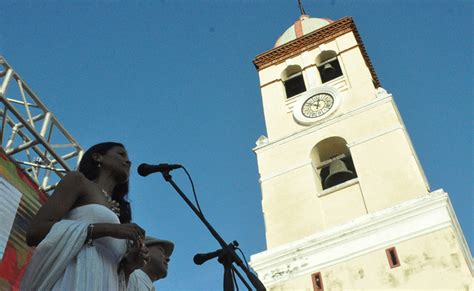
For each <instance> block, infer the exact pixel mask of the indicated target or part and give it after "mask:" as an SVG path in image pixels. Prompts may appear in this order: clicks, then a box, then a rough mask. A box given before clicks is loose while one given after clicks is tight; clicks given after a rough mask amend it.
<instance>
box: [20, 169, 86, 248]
mask: <svg viewBox="0 0 474 291" xmlns="http://www.w3.org/2000/svg"><path fill="white" fill-rule="evenodd" d="M84 179H86V178H85V177H84V175H82V173H79V172H70V173H68V174H67V175H66V176H64V177H63V178H62V179H61V181H60V182H59V184H58V186H57V187H56V189H55V190H54V192H53V194H52V195H51V196H50V197H49V198H48V200H46V202H45V203H44V204H43V206H41V208H40V209H39V211H38V213H37V214H36V216H35V217H33V220H32V221H31V224H30V227H29V229H28V231H27V233H26V243H27V244H28V245H29V246H36V245H38V244H39V243H40V242H41V241H42V240H43V239H44V237H45V236H46V235H47V234H48V233H49V230H50V229H51V227H52V226H53V225H54V224H55V223H56V222H58V221H59V220H61V218H63V217H64V215H66V214H67V212H68V211H69V210H70V209H71V208H72V207H73V205H74V204H75V203H76V201H77V200H78V199H79V197H80V196H81V194H82V191H83V188H84Z"/></svg>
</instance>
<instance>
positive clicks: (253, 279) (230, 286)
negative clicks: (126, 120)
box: [161, 170, 266, 291]
mask: <svg viewBox="0 0 474 291" xmlns="http://www.w3.org/2000/svg"><path fill="white" fill-rule="evenodd" d="M170 171H171V170H168V171H163V172H161V174H162V175H163V178H164V179H165V181H166V182H168V183H170V184H171V186H173V188H174V189H175V190H176V192H178V194H179V196H181V198H183V200H184V201H185V202H186V203H187V204H188V206H189V207H190V208H191V209H192V210H193V211H194V213H195V214H196V215H197V217H199V219H200V220H201V221H202V223H204V225H205V226H206V227H207V229H208V230H209V232H210V233H211V234H212V236H213V237H214V238H215V239H216V240H217V242H218V243H219V245H220V246H221V248H222V253H221V254H220V255H219V259H218V261H219V263H221V264H222V265H223V266H224V291H233V290H234V282H233V276H232V272H233V273H234V274H237V276H238V277H239V278H240V280H241V281H242V282H243V283H244V285H245V286H246V287H247V288H248V290H249V291H251V290H252V289H251V287H250V285H249V284H248V283H247V282H246V280H245V279H244V277H242V275H241V274H240V273H239V271H238V270H237V269H236V268H235V267H234V265H233V263H236V264H237V266H239V267H240V268H241V269H242V270H243V271H244V273H245V274H246V275H247V278H248V279H249V281H250V283H252V285H253V287H254V288H255V290H257V291H266V289H265V286H264V285H263V283H262V282H261V281H260V279H258V277H257V276H256V275H255V274H254V273H252V272H251V271H250V270H249V269H248V268H247V266H245V265H244V263H243V262H242V260H241V259H240V257H239V256H238V255H237V254H236V253H235V247H236V246H235V244H229V245H228V244H227V243H226V242H225V241H224V239H223V238H222V237H221V236H220V235H219V234H218V233H217V231H216V230H215V229H214V228H213V227H212V225H211V224H210V223H209V222H208V221H207V220H206V218H205V217H204V216H203V215H202V214H201V212H200V211H199V210H198V209H197V208H196V207H195V206H194V204H193V203H192V202H191V201H190V200H189V199H188V197H186V195H185V194H184V193H183V191H181V189H180V188H179V187H178V185H177V184H176V183H175V182H174V181H173V177H172V176H171V175H170Z"/></svg>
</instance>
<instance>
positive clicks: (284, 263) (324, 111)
mask: <svg viewBox="0 0 474 291" xmlns="http://www.w3.org/2000/svg"><path fill="white" fill-rule="evenodd" d="M253 63H254V65H255V67H256V69H257V71H258V74H259V78H260V88H261V94H262V102H263V111H264V116H265V124H266V129H267V136H261V137H260V138H259V139H258V140H257V146H256V147H255V148H254V151H255V153H256V155H257V161H258V169H259V174H260V184H261V191H262V210H263V215H264V220H265V230H266V241H267V250H266V251H265V252H262V253H260V254H256V255H254V256H252V262H251V264H252V267H253V268H254V269H255V270H256V271H257V272H258V274H259V277H260V278H261V279H262V281H263V282H264V284H266V286H267V288H269V289H270V290H293V289H304V290H313V289H314V290H323V289H324V286H326V287H328V286H332V287H333V288H336V287H335V286H336V285H337V284H339V285H340V286H341V288H339V287H337V288H336V289H331V288H329V289H327V290H343V289H347V288H369V287H370V288H375V289H377V288H389V287H394V285H390V284H389V283H387V282H388V281H387V279H386V278H388V277H390V276H395V277H394V278H395V279H396V280H398V281H402V279H398V277H397V276H398V275H400V274H402V272H403V271H400V270H401V269H403V266H404V265H405V267H406V264H405V263H403V259H405V260H408V259H407V258H410V256H415V257H418V256H421V257H422V254H430V255H429V256H438V257H436V258H437V259H439V260H444V259H450V260H451V259H452V258H453V256H455V257H456V258H458V262H459V265H460V266H462V268H461V267H459V268H460V269H462V272H460V271H459V270H458V271H456V272H454V271H453V272H452V274H451V273H450V276H451V275H452V278H453V280H457V281H458V283H456V284H458V285H459V286H464V285H462V284H471V283H472V257H471V255H470V252H469V249H468V247H467V244H466V242H465V240H464V236H463V234H462V231H461V229H460V228H459V226H458V224H457V221H456V217H455V214H454V211H453V210H452V207H451V204H450V202H449V198H448V196H447V193H445V192H444V191H443V190H437V191H434V192H430V189H429V185H428V182H427V180H426V178H425V175H424V173H423V169H422V167H421V165H420V163H419V160H418V158H417V156H416V153H415V150H414V148H413V145H412V143H411V141H410V138H409V136H408V133H407V131H406V128H405V126H404V124H403V121H402V118H401V116H400V113H399V112H398V109H397V107H396V104H395V102H394V98H393V96H392V95H391V94H389V93H388V92H387V91H386V90H385V89H383V88H382V87H381V85H380V82H379V80H378V78H377V75H376V72H375V70H374V68H373V66H372V64H371V61H370V59H369V56H368V54H367V51H366V49H365V47H364V44H363V42H362V39H361V37H360V35H359V33H358V31H357V28H356V26H355V23H354V21H353V20H352V18H350V17H345V18H342V19H340V20H338V21H332V20H329V19H322V18H311V17H309V16H307V15H302V16H301V17H300V18H299V19H298V20H296V22H295V23H294V24H293V25H292V26H291V27H290V28H288V29H287V30H286V31H285V32H284V33H283V34H282V35H281V36H280V38H279V39H278V40H277V42H276V44H275V46H274V48H273V49H271V50H269V51H267V52H264V53H262V54H259V55H257V56H256V58H255V59H254V61H253ZM436 211H437V212H436ZM435 212H436V214H435ZM437 215H438V216H437ZM434 216H436V218H435V219H434V218H433V217H434ZM430 217H431V218H433V219H431V218H430ZM441 237H450V238H451V241H450V246H451V247H450V248H448V249H446V248H445V249H444V250H441V247H440V245H441V244H446V243H447V242H446V241H445V240H443V239H441ZM437 240H440V241H438V243H439V244H438V246H436V243H434V242H436V241H437ZM420 244H421V245H423V246H424V247H425V248H424V249H423V247H421V246H420V247H418V246H419V245H420ZM414 246H415V247H414ZM413 247H414V248H413ZM401 249H403V250H407V251H406V252H405V251H404V252H401V251H400V250H401ZM434 250H436V251H434ZM434 253H436V255H435V254H434ZM371 262H373V263H374V264H373V265H371ZM417 263H419V264H422V262H421V261H420V262H417ZM377 264H378V265H377ZM397 264H398V265H397ZM456 264H457V263H456ZM415 265H416V264H415ZM397 267H400V268H399V269H398V270H395V271H394V272H392V273H393V274H391V273H389V272H388V271H387V270H391V269H392V268H397ZM361 270H362V271H361ZM385 271H387V272H386V273H387V274H385V273H384V272H385ZM405 271H406V269H405ZM438 271H440V269H436V272H438ZM444 271H446V270H443V272H444ZM366 272H369V273H370V275H369V273H367V274H366ZM397 272H398V273H397ZM423 272H424V271H423ZM423 272H422V273H423ZM425 273H426V274H425ZM430 275H432V274H431V273H429V272H428V271H427V272H424V273H423V276H430ZM387 276H388V277H387ZM400 276H402V275H400ZM348 278H351V279H350V280H349V279H348ZM419 278H421V277H419ZM419 278H415V277H410V276H408V277H406V278H405V279H404V280H405V281H406V284H405V285H399V286H403V287H407V288H409V287H412V286H418V285H417V284H418V283H419V281H421V279H419ZM454 278H456V279H454ZM438 281H439V282H438ZM438 281H437V280H436V279H434V280H432V283H430V284H431V285H426V288H428V287H438V286H439V285H435V284H438V283H439V284H441V285H440V286H451V285H446V284H447V283H446V282H445V281H444V280H438ZM325 282H326V283H325ZM334 282H338V283H337V284H336V283H334ZM453 282H454V281H453ZM459 282H463V283H459ZM466 282H467V283H466ZM469 282H471V283H469ZM331 284H333V285H331ZM334 284H336V285H334ZM443 284H445V285H443ZM339 285H338V286H339ZM458 285H456V286H458ZM420 286H423V285H420ZM308 288H309V289H308ZM310 288H313V289H310Z"/></svg>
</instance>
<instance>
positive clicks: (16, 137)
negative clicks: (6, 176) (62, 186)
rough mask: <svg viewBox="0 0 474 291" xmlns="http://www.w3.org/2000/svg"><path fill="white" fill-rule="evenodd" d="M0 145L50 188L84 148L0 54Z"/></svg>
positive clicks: (35, 179) (74, 163)
mask: <svg viewBox="0 0 474 291" xmlns="http://www.w3.org/2000/svg"><path fill="white" fill-rule="evenodd" d="M0 101H1V104H3V107H2V105H1V104H0V120H1V128H0V146H1V147H2V148H3V150H4V151H5V152H6V153H7V154H8V155H9V156H10V157H12V158H13V159H15V161H16V162H17V163H18V164H19V165H20V166H21V167H22V168H23V169H24V170H25V171H26V173H28V174H29V175H30V176H31V178H33V180H34V181H36V183H37V184H38V185H39V186H40V189H42V190H44V191H46V192H49V191H51V190H53V189H54V188H55V186H56V184H57V183H58V182H59V180H60V179H61V178H62V177H63V176H64V175H65V173H66V172H68V171H71V170H74V169H75V168H76V167H77V165H78V162H79V160H80V158H81V157H82V154H83V152H84V150H83V149H82V148H81V146H80V145H79V143H78V142H77V141H76V140H75V139H74V138H73V137H72V136H71V134H70V133H69V132H68V131H67V130H66V129H65V128H64V127H63V126H62V125H61V123H60V122H59V121H58V120H57V118H56V117H55V116H54V114H53V113H52V112H51V111H49V110H48V108H47V107H46V106H45V105H44V104H43V102H41V100H40V98H39V97H38V96H37V95H36V94H35V93H34V92H33V91H32V90H31V88H30V87H28V85H27V84H26V83H25V81H24V80H23V79H22V78H21V77H20V76H19V75H18V73H17V72H15V70H14V69H13V68H12V67H11V66H10V65H9V64H8V62H7V61H6V60H5V58H4V57H3V56H0Z"/></svg>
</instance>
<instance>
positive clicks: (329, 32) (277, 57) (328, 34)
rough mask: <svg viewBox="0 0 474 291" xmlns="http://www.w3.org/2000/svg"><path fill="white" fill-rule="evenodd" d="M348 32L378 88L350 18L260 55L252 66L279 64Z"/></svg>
mask: <svg viewBox="0 0 474 291" xmlns="http://www.w3.org/2000/svg"><path fill="white" fill-rule="evenodd" d="M348 32H352V33H353V34H354V36H355V38H356V41H357V44H358V45H359V48H360V51H361V53H362V56H363V57H364V61H365V63H366V65H367V67H368V68H369V71H370V73H371V75H372V79H373V81H374V85H375V87H376V88H377V87H380V82H379V80H378V78H377V74H376V73H375V69H374V67H373V65H372V63H371V61H370V59H369V55H368V54H367V51H366V49H365V46H364V43H363V42H362V38H361V37H360V35H359V32H358V31H357V27H356V25H355V23H354V21H353V19H352V17H344V18H342V19H340V20H338V21H335V22H333V23H330V24H328V25H326V26H324V27H322V28H320V29H317V30H315V31H313V32H311V33H308V34H306V35H303V36H301V37H298V38H297V39H295V40H292V41H290V42H288V43H286V44H283V45H281V46H278V47H276V48H273V49H271V50H269V51H266V52H264V53H261V54H259V55H257V56H256V57H255V59H254V60H253V64H254V65H255V67H256V68H257V70H262V69H264V68H267V67H269V66H272V65H275V64H279V63H281V62H283V61H284V60H286V59H288V58H289V57H291V56H295V55H298V54H301V53H302V52H303V51H306V50H308V49H312V48H315V47H318V46H320V45H321V44H323V43H325V42H328V41H330V40H332V39H335V38H336V37H338V36H341V35H343V34H345V33H348Z"/></svg>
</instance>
